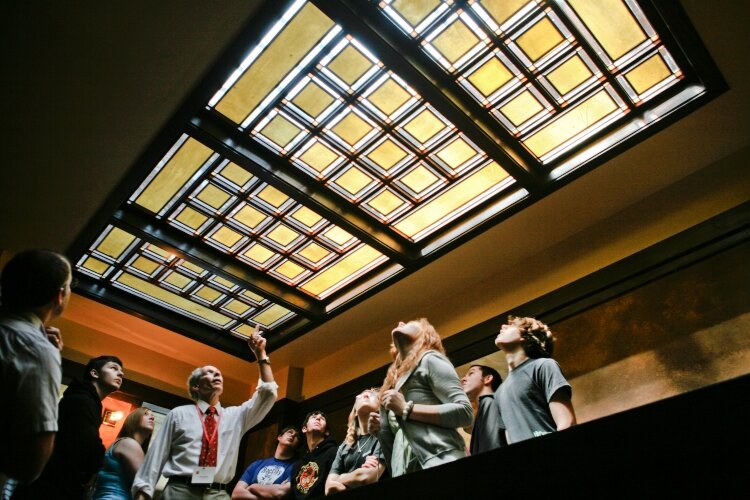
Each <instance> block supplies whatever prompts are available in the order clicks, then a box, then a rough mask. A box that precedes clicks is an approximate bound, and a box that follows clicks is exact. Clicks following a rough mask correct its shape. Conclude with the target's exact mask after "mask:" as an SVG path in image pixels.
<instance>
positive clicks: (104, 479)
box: [92, 407, 154, 500]
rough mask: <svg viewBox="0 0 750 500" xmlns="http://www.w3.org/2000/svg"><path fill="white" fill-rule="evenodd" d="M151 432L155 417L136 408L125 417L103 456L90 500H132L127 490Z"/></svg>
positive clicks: (143, 454) (139, 463)
mask: <svg viewBox="0 0 750 500" xmlns="http://www.w3.org/2000/svg"><path fill="white" fill-rule="evenodd" d="M153 432H154V414H153V413H151V410H149V409H147V408H143V407H141V408H138V409H137V410H135V411H134V412H132V413H131V414H130V415H128V416H127V418H126V419H125V422H124V423H123V425H122V429H121V430H120V434H118V436H117V440H115V442H114V443H112V446H110V447H109V449H108V450H107V452H106V453H105V454H104V462H103V464H102V468H101V470H100V471H99V474H98V475H97V478H96V489H95V490H94V495H93V497H92V498H93V500H131V498H132V496H131V495H130V487H131V486H132V485H133V478H134V477H135V473H136V472H137V471H138V468H139V467H140V466H141V462H143V457H144V456H145V454H146V450H147V449H148V444H149V442H150V441H151V434H152V433H153Z"/></svg>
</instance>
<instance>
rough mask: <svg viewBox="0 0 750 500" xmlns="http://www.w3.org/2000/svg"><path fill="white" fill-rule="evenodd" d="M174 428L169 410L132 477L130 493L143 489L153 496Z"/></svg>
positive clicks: (171, 413)
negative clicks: (133, 477)
mask: <svg viewBox="0 0 750 500" xmlns="http://www.w3.org/2000/svg"><path fill="white" fill-rule="evenodd" d="M173 428H174V412H169V413H168V414H167V418H166V419H165V420H164V423H163V424H162V426H161V429H159V432H158V433H157V434H156V436H154V437H153V439H152V440H151V444H150V445H149V447H148V451H147V452H146V456H145V457H144V459H143V463H141V466H140V468H139V469H138V472H137V473H136V474H135V479H133V487H132V488H131V493H132V495H133V496H134V497H135V495H136V493H138V492H139V491H143V493H145V494H147V495H148V496H149V497H152V498H153V496H154V488H155V487H156V483H157V482H158V481H159V476H161V471H162V468H164V464H165V463H166V461H167V459H168V458H169V454H170V449H171V445H172V430H173Z"/></svg>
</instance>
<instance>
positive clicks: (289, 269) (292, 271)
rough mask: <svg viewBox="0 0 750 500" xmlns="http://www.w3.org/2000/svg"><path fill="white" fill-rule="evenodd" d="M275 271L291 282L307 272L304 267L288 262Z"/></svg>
mask: <svg viewBox="0 0 750 500" xmlns="http://www.w3.org/2000/svg"><path fill="white" fill-rule="evenodd" d="M275 271H276V272H277V273H279V274H281V275H282V276H285V277H287V278H288V279H290V280H293V279H294V278H296V277H297V276H299V275H300V274H302V273H303V272H304V271H305V268H304V267H302V266H299V265H297V264H295V263H294V262H292V261H290V260H287V261H285V262H284V263H283V264H281V265H280V266H278V267H277V268H276V269H275Z"/></svg>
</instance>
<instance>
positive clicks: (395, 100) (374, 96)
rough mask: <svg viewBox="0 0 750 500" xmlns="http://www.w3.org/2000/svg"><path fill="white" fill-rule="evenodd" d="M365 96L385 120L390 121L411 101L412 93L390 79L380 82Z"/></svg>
mask: <svg viewBox="0 0 750 500" xmlns="http://www.w3.org/2000/svg"><path fill="white" fill-rule="evenodd" d="M365 96H366V98H367V101H368V102H370V103H372V104H373V105H374V106H375V108H377V109H378V110H379V111H380V112H382V113H383V116H384V118H386V119H390V118H391V116H393V114H394V113H395V112H396V111H398V110H399V109H401V108H402V107H403V106H404V105H405V104H406V103H408V102H409V101H411V100H412V99H413V95H412V93H411V92H410V91H409V90H407V89H406V88H405V87H404V86H403V85H402V84H401V83H399V82H398V81H396V80H395V79H394V78H391V77H388V78H385V79H383V80H381V82H380V83H379V84H378V85H377V86H376V87H374V90H371V91H369V92H368V93H367V94H366V95H365Z"/></svg>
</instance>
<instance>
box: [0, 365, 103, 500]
mask: <svg viewBox="0 0 750 500" xmlns="http://www.w3.org/2000/svg"><path fill="white" fill-rule="evenodd" d="M101 422H102V402H101V401H100V400H99V394H98V393H97V392H96V389H95V388H94V386H93V384H91V383H90V382H82V381H78V380H74V381H73V382H72V383H71V384H70V386H69V387H68V388H67V389H66V390H65V393H64V394H63V397H62V399H61V400H60V404H59V406H58V417H57V424H58V431H57V435H56V436H55V448H54V451H53V452H52V457H50V460H49V462H47V466H46V467H45V468H44V472H42V475H41V476H40V477H39V479H38V480H36V481H35V482H34V483H32V484H30V485H25V486H19V487H18V488H17V489H16V492H15V493H14V495H13V497H12V498H13V500H15V499H19V500H22V499H35V500H36V499H41V498H60V499H66V500H67V499H71V500H73V499H75V500H79V499H82V498H84V495H85V493H86V492H85V489H84V486H85V485H86V483H88V482H89V481H90V480H91V478H92V477H93V475H94V474H96V473H97V472H98V471H99V469H100V468H101V466H102V460H103V458H104V445H103V444H102V440H101V438H100V437H99V426H100V425H101Z"/></svg>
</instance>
